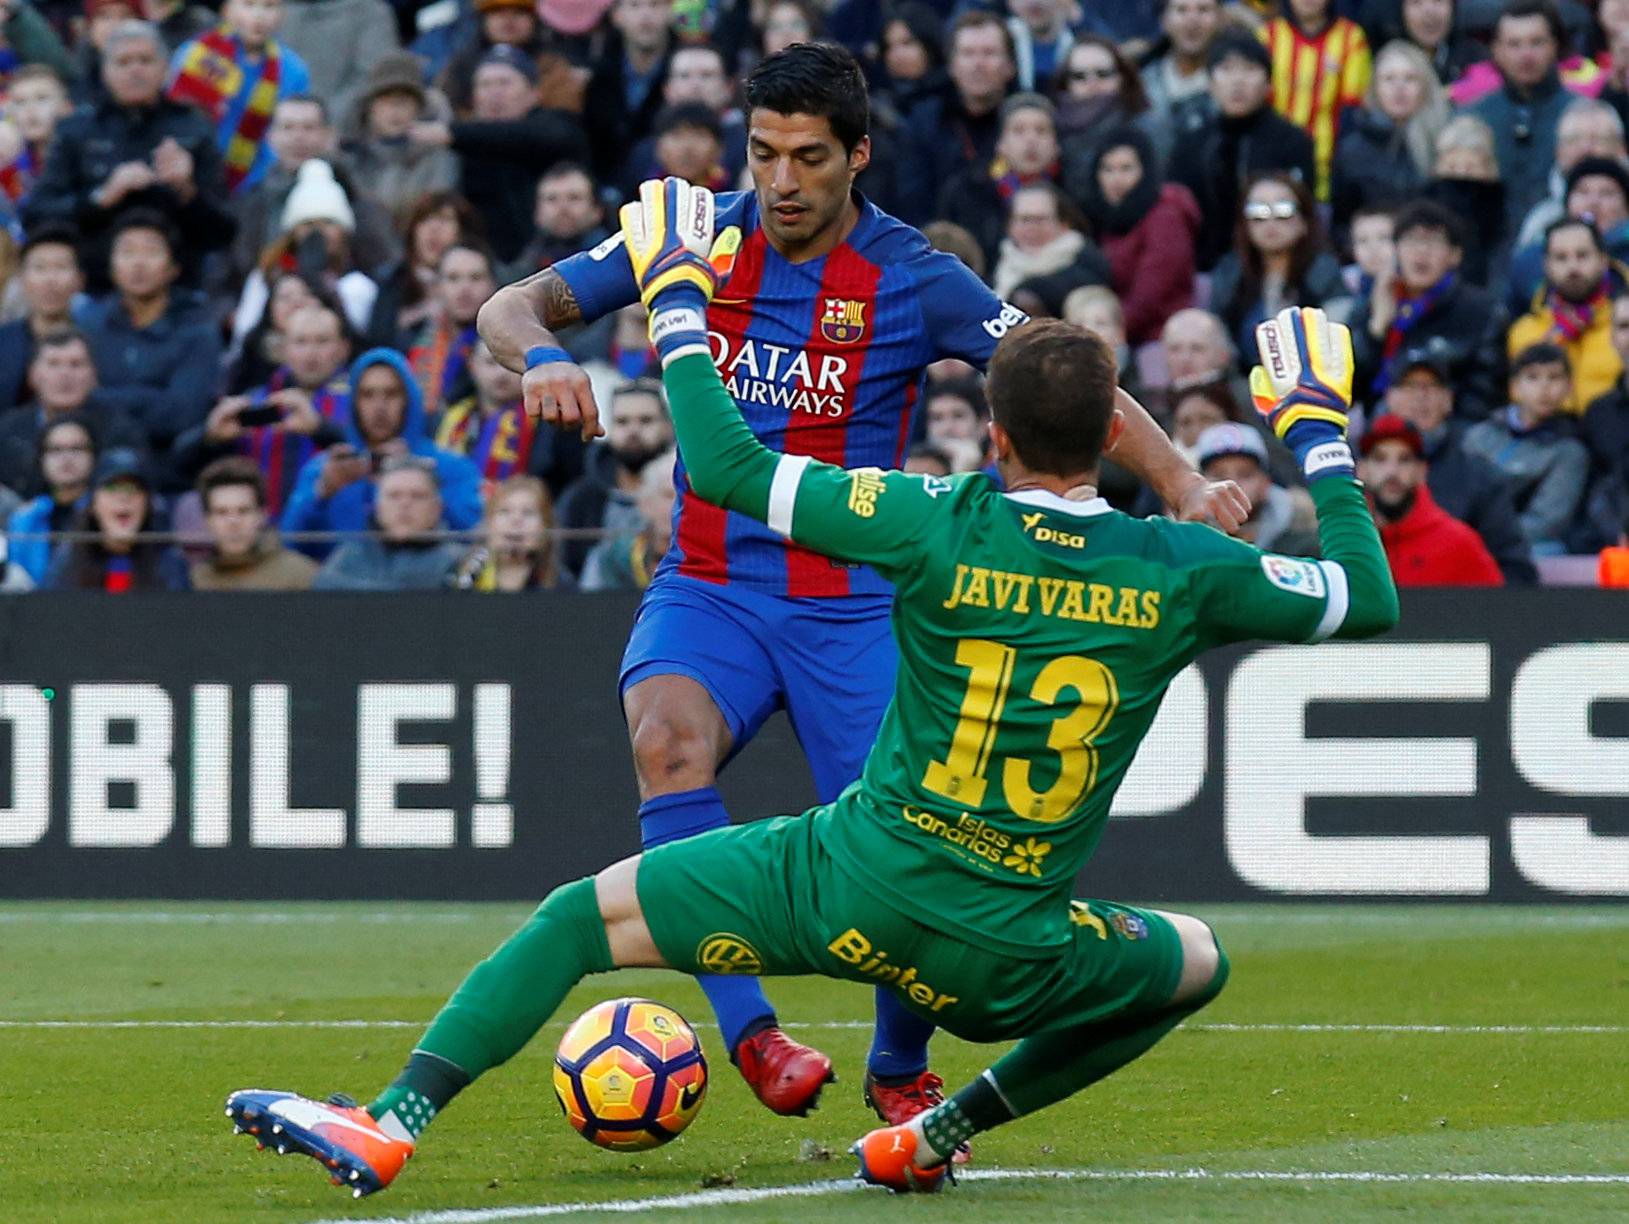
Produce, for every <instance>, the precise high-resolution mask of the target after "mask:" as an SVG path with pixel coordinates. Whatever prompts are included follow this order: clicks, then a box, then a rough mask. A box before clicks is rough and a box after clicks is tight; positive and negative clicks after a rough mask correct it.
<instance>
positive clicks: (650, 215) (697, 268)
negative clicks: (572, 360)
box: [620, 178, 741, 365]
mask: <svg viewBox="0 0 1629 1224" xmlns="http://www.w3.org/2000/svg"><path fill="white" fill-rule="evenodd" d="M620 220H621V222H622V236H623V240H624V242H625V244H626V246H627V250H628V262H629V263H630V264H632V265H633V274H634V279H635V280H636V281H637V282H638V283H639V298H640V301H642V302H644V303H645V309H646V310H647V311H648V312H649V314H650V338H651V343H652V344H653V345H655V346H656V351H657V352H658V353H660V354H661V356H662V363H663V364H664V365H665V364H667V362H668V361H669V360H671V359H672V358H673V357H676V356H679V355H680V354H681V353H686V352H691V351H698V350H699V351H706V349H707V303H708V302H710V301H712V300H713V294H714V293H716V292H717V291H718V287H719V285H721V284H722V283H723V282H724V281H725V280H726V279H728V277H729V275H730V271H731V269H732V268H733V267H734V266H735V253H736V251H737V250H739V249H740V246H741V231H740V229H738V228H737V227H735V226H733V225H732V226H730V227H729V228H728V229H726V230H725V231H724V232H723V233H721V234H718V235H717V236H716V237H715V236H714V233H713V225H714V217H713V193H712V192H711V191H709V190H707V188H705V187H696V186H693V185H691V184H690V183H687V182H685V181H684V180H683V179H678V178H667V179H647V180H646V181H645V182H643V183H641V184H640V185H639V200H638V201H637V202H636V203H629V204H624V205H623V206H622V212H621V213H620Z"/></svg>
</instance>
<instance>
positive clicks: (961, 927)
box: [665, 355, 1396, 956]
mask: <svg viewBox="0 0 1629 1224" xmlns="http://www.w3.org/2000/svg"><path fill="white" fill-rule="evenodd" d="M665 378H666V382H667V386H668V390H669V394H670V397H671V400H672V407H673V417H674V422H675V426H676V429H677V432H678V436H679V445H680V449H681V452H682V454H683V456H684V460H685V465H686V469H687V472H688V475H689V479H690V482H691V485H692V487H693V488H694V489H695V490H696V491H697V493H698V494H699V495H700V496H702V497H705V498H706V499H707V500H709V501H714V502H717V503H718V504H720V505H724V506H726V507H728V508H730V509H733V510H739V511H742V512H744V513H746V514H749V515H752V516H754V517H756V518H759V519H762V520H763V521H765V522H767V523H768V524H769V526H770V527H772V528H774V529H775V530H777V531H779V532H781V533H782V534H784V535H786V536H789V537H790V538H791V539H792V540H794V541H795V542H796V543H798V544H801V545H803V546H805V547H807V548H812V549H814V550H816V551H818V552H821V553H825V554H827V555H829V556H832V557H836V558H839V559H843V560H848V561H854V562H862V563H865V564H869V565H872V566H874V567H876V569H877V570H878V571H879V572H880V573H881V574H882V575H883V576H884V577H886V578H888V579H889V580H891V581H892V582H893V583H894V587H895V599H894V608H893V629H894V636H895V639H896V641H897V643H898V647H899V670H898V673H897V676H896V679H895V687H894V697H893V702H892V704H891V705H890V706H889V709H888V712H887V714H886V715H885V717H884V719H883V722H882V726H881V728H880V730H879V731H878V734H877V740H876V743H875V744H874V745H873V747H872V749H871V754H870V757H869V758H868V760H867V762H866V766H865V771H864V773H863V775H862V776H861V778H860V780H859V782H858V783H856V784H855V785H854V786H851V787H850V788H849V789H848V790H847V791H846V792H844V794H843V795H842V796H841V797H840V798H839V799H838V800H837V801H836V803H835V804H833V805H832V806H831V808H830V809H829V810H828V813H827V814H824V815H823V816H822V817H817V818H820V819H823V820H824V822H825V828H824V831H823V841H824V843H825V845H826V846H827V848H828V850H829V851H830V853H831V854H832V855H833V856H834V857H836V858H837V859H838V860H839V861H840V862H842V863H844V864H845V865H846V866H847V867H848V868H849V869H850V870H851V871H852V872H854V873H856V874H857V875H859V876H861V877H862V878H863V879H865V880H866V881H867V882H868V883H869V884H870V885H871V886H873V887H874V888H875V889H876V890H877V892H878V893H879V894H880V895H882V896H885V897H888V898H889V899H890V900H892V901H894V902H896V903H897V904H898V905H899V906H900V907H901V908H902V909H903V910H904V911H905V912H907V913H910V914H912V915H914V916H916V917H917V918H918V919H919V920H921V921H923V922H925V923H927V924H928V925H931V926H935V927H938V928H941V929H944V930H946V931H949V932H953V933H955V934H956V935H958V936H959V937H961V938H964V939H967V940H970V941H972V942H975V943H977V944H980V945H982V946H987V947H991V948H995V949H998V950H1002V951H1007V952H1010V953H1012V954H1014V955H1019V956H1036V955H1042V954H1045V953H1046V952H1047V951H1048V950H1049V949H1051V948H1054V947H1056V946H1057V945H1058V944H1061V943H1063V942H1064V941H1065V940H1067V939H1068V938H1069V930H1070V926H1069V913H1070V911H1069V908H1068V906H1067V904H1066V901H1067V899H1068V897H1069V896H1070V892H1071V888H1072V885H1073V883H1074V879H1075V876H1076V874H1077V873H1078V872H1079V870H1080V868H1081V867H1082V865H1083V864H1084V863H1085V862H1086V860H1087V859H1088V858H1089V857H1090V855H1091V853H1092V850H1093V848H1094V847H1095V846H1096V845H1097V841H1098V838H1100V837H1101V836H1102V834H1103V830H1104V826H1105V824H1106V823H1107V820H1108V814H1109V807H1110V804H1111V803H1112V801H1113V799H1114V793H1115V791H1116V789H1118V787H1119V785H1120V782H1121V779H1122V778H1124V777H1125V773H1126V769H1127V768H1128V767H1129V766H1130V764H1131V761H1132V758H1133V756H1134V755H1135V754H1136V751H1137V745H1138V744H1139V743H1141V741H1142V739H1143V736H1144V735H1145V734H1147V732H1148V728H1149V724H1150V723H1151V722H1152V721H1153V719H1154V715H1155V713H1156V711H1157V710H1158V708H1159V703H1160V700H1161V698H1162V697H1163V696H1164V694H1165V690H1166V686H1167V685H1168V684H1169V683H1170V681H1171V679H1172V677H1173V676H1175V675H1176V673H1177V672H1179V671H1180V670H1181V669H1182V668H1183V667H1184V666H1186V665H1187V664H1188V662H1189V661H1191V660H1192V659H1193V658H1194V656H1195V655H1197V654H1199V653H1200V652H1201V651H1203V650H1205V649H1208V648H1209V647H1211V646H1216V645H1219V644H1222V643H1225V642H1233V641H1240V640H1243V639H1246V638H1265V639H1272V640H1279V641H1288V642H1316V641H1321V640H1323V639H1324V638H1328V637H1331V636H1339V637H1361V636H1368V635H1370V634H1373V633H1377V632H1381V631H1383V630H1384V629H1385V628H1387V627H1389V626H1390V624H1391V623H1392V622H1393V621H1394V620H1395V618H1396V592H1395V590H1394V588H1393V587H1392V583H1391V578H1390V574H1389V571H1388V569H1387V566H1386V561H1385V557H1384V555H1383V553H1382V552H1381V548H1380V542H1379V538H1378V536H1377V534H1376V532H1375V529H1374V525H1373V522H1372V520H1371V519H1370V516H1369V512H1368V508H1367V506H1366V505H1365V504H1364V500H1363V496H1362V493H1361V491H1360V489H1359V486H1358V485H1357V483H1356V482H1355V481H1352V480H1350V479H1334V478H1332V479H1325V480H1321V481H1318V482H1316V483H1315V484H1314V485H1313V496H1314V498H1315V500H1316V501H1317V505H1318V512H1319V522H1320V535H1321V540H1322V543H1323V551H1324V554H1325V559H1324V560H1322V561H1314V560H1307V559H1304V558H1293V557H1282V556H1277V555H1274V554H1270V553H1264V552H1261V551H1260V550H1258V549H1256V548H1253V547H1251V546H1250V545H1248V544H1244V543H1241V542H1240V541H1238V540H1234V539H1230V538H1229V537H1227V536H1225V535H1223V534H1222V533H1220V532H1218V531H1216V530H1214V529H1213V528H1211V527H1207V526H1202V525H1198V524H1191V523H1177V522H1172V521H1170V520H1167V519H1136V518H1131V517H1129V516H1127V515H1124V514H1121V513H1119V512H1118V511H1115V510H1113V509H1112V508H1111V507H1110V506H1109V505H1108V504H1107V503H1106V502H1104V501H1102V500H1092V501H1071V500H1067V499H1065V498H1063V497H1060V496H1058V495H1057V494H1054V493H1048V492H1044V491H1039V490H1037V491H1028V492H1017V493H1004V492H1002V491H1001V490H1000V489H999V488H998V487H997V486H996V485H995V483H994V482H993V481H991V480H990V479H989V478H988V477H987V476H984V475H982V474H978V473H973V474H968V475H963V476H955V477H951V478H949V479H941V478H938V477H932V476H912V475H906V474H904V473H902V472H884V471H881V470H878V469H875V468H864V469H858V470H853V471H849V470H845V469H842V468H838V467H833V466H831V465H829V464H825V463H820V462H818V461H814V460H811V459H810V458H808V457H807V456H801V455H780V454H776V453H775V452H772V451H769V450H767V449H766V448H764V447H763V446H762V445H761V444H760V443H758V441H757V440H756V439H755V438H754V437H753V436H752V434H751V432H750V431H749V430H748V429H747V427H746V425H745V424H744V422H742V420H741V418H740V415H739V413H738V411H737V409H736V407H735V405H734V403H733V401H732V400H731V399H730V397H729V395H728V394H727V393H726V392H725V390H724V388H723V385H722V384H721V383H720V382H719V380H718V377H717V375H716V374H715V372H714V369H713V366H712V363H711V362H710V361H709V360H708V359H707V358H706V357H705V356H701V355H695V356H687V357H681V358H678V359H677V360H674V361H673V362H672V363H671V364H670V365H669V366H668V369H667V371H666V375H665Z"/></svg>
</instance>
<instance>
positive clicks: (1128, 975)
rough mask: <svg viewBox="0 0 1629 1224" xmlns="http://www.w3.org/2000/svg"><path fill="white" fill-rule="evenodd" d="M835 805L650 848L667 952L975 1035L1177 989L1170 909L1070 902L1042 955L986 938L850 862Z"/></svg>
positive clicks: (1166, 997)
mask: <svg viewBox="0 0 1629 1224" xmlns="http://www.w3.org/2000/svg"><path fill="white" fill-rule="evenodd" d="M825 810H826V809H822V808H816V809H814V810H813V811H812V812H809V813H805V814H804V815H802V816H781V817H778V818H776V819H773V820H762V821H756V822H754V823H752V824H745V825H736V826H733V827H732V828H729V829H719V830H716V831H715V832H711V833H705V834H702V835H701V836H699V837H693V838H689V839H687V840H685V841H681V842H672V843H669V844H668V845H665V846H658V847H656V848H655V849H653V850H649V851H647V852H646V853H645V854H644V856H643V858H642V859H641V860H640V864H639V880H638V890H639V903H640V906H641V908H642V909H643V910H644V914H645V921H646V923H647V925H648V926H649V927H650V932H651V936H652V938H653V939H654V940H655V941H656V946H657V948H658V949H659V950H660V951H661V953H662V956H663V958H664V959H665V960H666V961H667V963H668V964H669V965H671V966H672V967H673V968H675V969H680V970H683V971H685V972H687V973H724V974H734V973H744V974H802V973H815V974H823V975H825V976H826V977H835V978H847V979H849V980H850V981H855V982H867V983H871V984H873V985H877V986H885V987H887V988H888V989H890V990H892V991H893V992H894V993H895V994H896V995H897V996H898V997H899V999H900V1000H901V1001H902V1002H903V1003H904V1004H905V1005H906V1006H907V1007H908V1008H910V1010H912V1011H914V1012H916V1013H917V1014H918V1015H921V1016H924V1017H926V1018H927V1019H930V1020H932V1021H933V1022H934V1023H936V1024H938V1025H940V1026H941V1027H943V1028H946V1029H948V1030H950V1031H951V1032H952V1033H955V1034H956V1035H957V1036H959V1037H964V1038H966V1039H968V1040H970V1041H1002V1040H1008V1039H1011V1038H1017V1037H1025V1036H1029V1035H1031V1034H1034V1033H1040V1032H1046V1031H1049V1030H1053V1029H1060V1028H1073V1027H1076V1026H1078V1025H1082V1024H1091V1023H1094V1022H1096V1021H1100V1020H1105V1019H1110V1018H1114V1017H1119V1016H1132V1015H1143V1014H1147V1013H1149V1012H1153V1011H1158V1010H1161V1009H1162V1008H1164V1007H1165V1006H1166V1004H1168V1003H1169V1002H1170V999H1171V996H1172V995H1173V994H1174V993H1175V992H1176V986H1177V979H1178V978H1179V977H1180V976H1181V973H1182V948H1181V942H1180V940H1179V938H1178V936H1177V933H1176V930H1175V928H1173V927H1172V926H1171V924H1170V923H1169V922H1168V921H1167V920H1166V919H1165V918H1163V917H1161V916H1160V915H1159V914H1157V913H1155V912H1153V911H1151V910H1143V909H1133V908H1132V907H1130V906H1126V905H1116V904H1113V903H1111V902H1106V901H1071V902H1068V903H1067V904H1068V905H1069V906H1070V919H1071V924H1072V925H1071V931H1072V933H1073V940H1072V941H1071V942H1070V943H1067V944H1064V945H1062V946H1059V947H1057V948H1056V949H1045V950H1039V951H1038V955H1037V956H1036V958H1035V959H1020V958H1017V957H1014V956H1012V955H1010V954H1007V953H1001V952H996V951H993V950H991V949H988V948H982V947H978V946H976V945H974V944H971V943H967V942H965V941H963V940H961V939H958V938H955V937H953V936H950V935H946V934H944V933H943V932H941V931H938V930H935V929H934V928H932V927H930V926H925V925H923V924H922V923H920V922H918V921H916V920H915V919H914V918H912V917H911V916H910V915H908V914H904V913H901V912H900V911H899V910H898V909H896V908H894V907H893V906H891V905H889V904H888V903H886V902H884V901H882V900H880V899H879V898H877V897H876V895H875V894H874V892H873V891H871V890H868V889H867V887H866V885H865V884H864V883H863V882H862V881H860V880H857V879H855V878H854V877H853V876H851V875H849V874H848V873H847V872H845V871H844V870H843V869H842V867H841V866H840V865H839V864H838V863H837V862H835V861H834V860H833V859H832V857H831V856H830V855H829V854H828V853H827V852H826V849H825V846H824V845H823V844H822V842H821V839H820V828H821V826H822V823H823V814H824V812H825ZM974 886H976V885H974V884H972V883H970V887H974ZM1002 935H1003V936H1004V937H1005V938H1006V939H1007V940H1009V941H1011V940H1012V939H1014V938H1015V934H1014V932H1012V931H1003V932H1002Z"/></svg>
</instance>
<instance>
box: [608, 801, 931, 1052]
mask: <svg viewBox="0 0 1629 1224" xmlns="http://www.w3.org/2000/svg"><path fill="white" fill-rule="evenodd" d="M729 823H730V817H729V813H728V812H726V811H725V810H724V801H723V800H722V799H720V798H719V795H718V788H717V787H714V786H703V787H700V788H698V789H696V790H688V791H677V792H675V793H674V794H671V795H656V796H653V797H652V798H650V799H647V800H645V802H644V803H642V804H640V805H639V837H640V842H641V843H642V844H643V846H644V848H645V849H646V850H651V849H654V848H655V847H657V846H663V845H666V844H667V843H668V842H675V841H683V840H684V839H685V838H687V837H694V836H695V835H696V834H698V833H705V832H707V831H708V830H709V829H723V828H727V827H728V826H729ZM696 981H697V982H698V983H700V985H701V989H702V992H703V993H704V994H705V995H706V996H707V1001H708V1002H709V1003H711V1004H712V1005H713V1014H714V1015H716V1016H717V1017H718V1027H719V1029H720V1030H722V1032H723V1034H724V1048H725V1049H726V1050H729V1051H730V1054H731V1056H732V1058H733V1056H734V1053H735V1047H736V1046H737V1045H739V1044H740V1041H741V1038H742V1037H743V1036H744V1035H745V1034H746V1033H747V1031H748V1029H749V1028H750V1029H752V1030H754V1031H756V1030H757V1029H761V1028H766V1027H768V1026H769V1025H772V1024H774V1023H775V1009H774V1008H773V1007H771V1006H770V1005H769V999H768V998H767V997H765V995H764V988H763V987H762V986H760V985H759V984H758V979H757V978H753V977H732V976H728V975H723V974H716V973H698V974H697V975H696ZM912 1019H913V1020H914V1019H915V1018H914V1017H912ZM917 1023H920V1022H919V1021H918V1022H917ZM929 1031H930V1032H931V1031H932V1030H931V1028H930V1030H929ZM924 1041H925V1039H924ZM924 1061H925V1055H924Z"/></svg>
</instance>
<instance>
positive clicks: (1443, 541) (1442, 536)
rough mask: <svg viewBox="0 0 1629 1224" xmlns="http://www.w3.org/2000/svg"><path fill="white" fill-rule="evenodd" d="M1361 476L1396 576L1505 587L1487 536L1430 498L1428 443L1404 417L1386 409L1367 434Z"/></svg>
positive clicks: (1412, 581) (1405, 580) (1412, 582)
mask: <svg viewBox="0 0 1629 1224" xmlns="http://www.w3.org/2000/svg"><path fill="white" fill-rule="evenodd" d="M1358 449H1359V451H1360V453H1361V454H1362V456H1363V459H1362V461H1361V462H1360V463H1359V464H1358V477H1359V479H1361V480H1362V481H1363V484H1364V486H1365V487H1366V488H1367V489H1368V492H1369V506H1370V508H1371V509H1372V510H1373V511H1374V517H1375V523H1376V524H1377V525H1378V526H1379V528H1380V542H1381V544H1383V545H1384V546H1385V549H1386V560H1387V561H1388V562H1390V564H1391V572H1392V577H1393V578H1394V579H1395V580H1396V582H1397V585H1398V586H1400V587H1404V586H1503V585H1504V581H1505V579H1504V575H1503V574H1502V573H1501V572H1500V570H1499V566H1498V563H1497V562H1495V561H1494V559H1493V555H1492V554H1491V553H1489V552H1488V549H1487V545H1485V544H1483V543H1482V537H1481V536H1479V535H1477V534H1476V532H1474V531H1472V530H1471V529H1470V528H1469V527H1467V526H1466V525H1465V524H1464V523H1462V522H1460V521H1459V520H1458V519H1456V518H1455V517H1453V515H1451V514H1449V513H1448V512H1447V511H1446V510H1444V509H1443V508H1442V507H1441V506H1439V505H1437V503H1436V502H1435V501H1433V500H1432V498H1431V490H1430V489H1429V488H1427V487H1426V483H1425V472H1426V465H1425V443H1424V441H1423V440H1422V439H1421V437H1420V431H1419V430H1417V429H1415V428H1414V426H1412V425H1410V424H1409V423H1408V422H1407V421H1405V420H1403V418H1402V417H1400V416H1395V415H1393V414H1392V413H1389V412H1388V413H1384V414H1382V415H1381V416H1379V417H1377V418H1376V419H1375V422H1374V424H1373V425H1371V426H1370V427H1369V432H1368V433H1366V434H1364V435H1363V441H1362V442H1361V443H1360V444H1359V446H1358Z"/></svg>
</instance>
